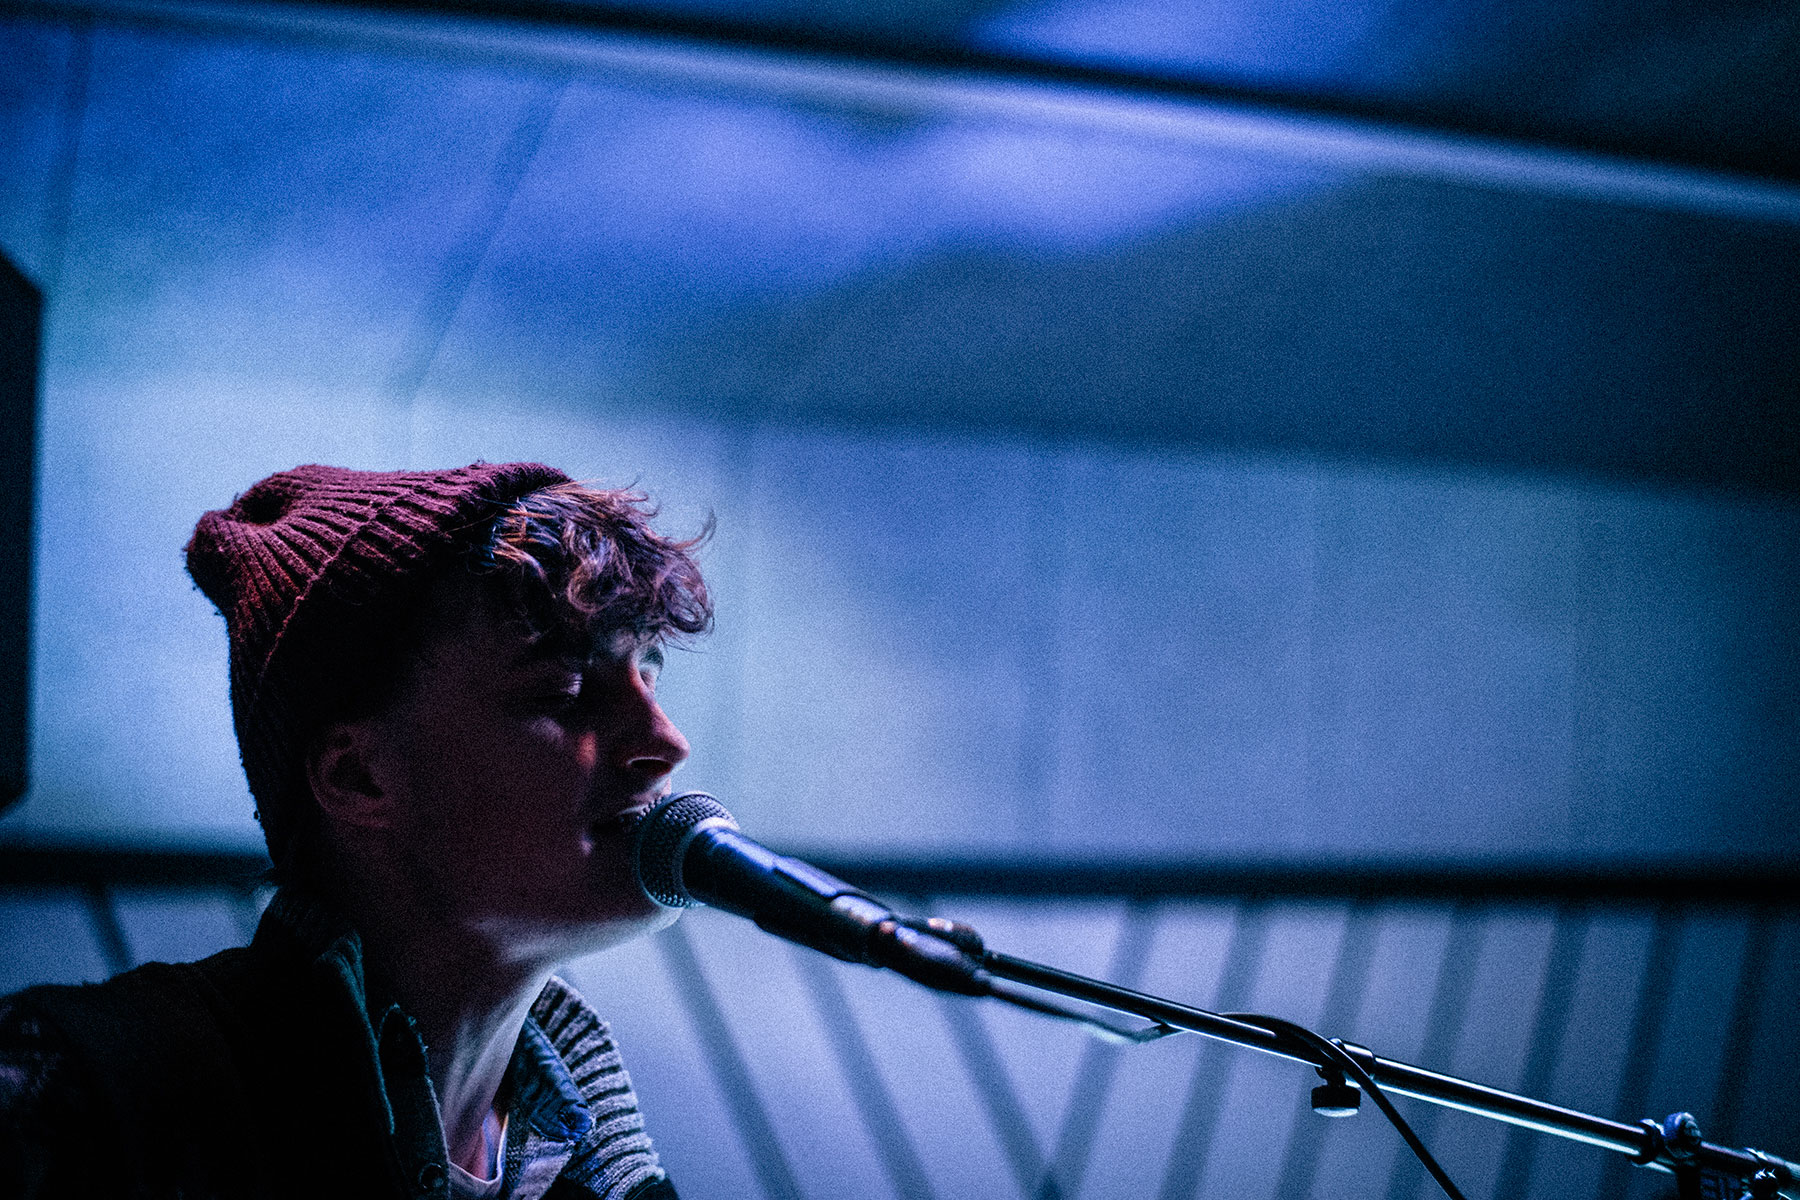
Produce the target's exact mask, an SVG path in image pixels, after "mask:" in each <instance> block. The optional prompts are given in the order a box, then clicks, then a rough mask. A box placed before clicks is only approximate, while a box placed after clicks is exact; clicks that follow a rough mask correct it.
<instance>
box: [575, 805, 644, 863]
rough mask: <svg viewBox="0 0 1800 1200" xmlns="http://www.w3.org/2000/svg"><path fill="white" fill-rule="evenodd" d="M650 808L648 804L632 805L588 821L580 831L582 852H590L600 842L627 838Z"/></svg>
mask: <svg viewBox="0 0 1800 1200" xmlns="http://www.w3.org/2000/svg"><path fill="white" fill-rule="evenodd" d="M650 808H651V806H650V805H649V804H634V805H633V806H631V807H630V808H627V809H621V810H620V811H619V812H616V813H613V814H612V815H611V816H607V817H602V818H600V819H599V820H597V821H589V822H588V823H587V825H586V826H585V827H584V828H583V830H582V835H581V848H582V850H583V851H584V852H591V851H592V850H593V848H594V846H595V845H596V844H597V843H599V842H601V841H609V840H613V839H617V838H629V837H630V836H631V835H632V833H633V832H634V831H635V830H636V829H637V827H638V824H639V823H640V822H641V821H643V819H644V816H645V814H647V813H648V812H649V811H650Z"/></svg>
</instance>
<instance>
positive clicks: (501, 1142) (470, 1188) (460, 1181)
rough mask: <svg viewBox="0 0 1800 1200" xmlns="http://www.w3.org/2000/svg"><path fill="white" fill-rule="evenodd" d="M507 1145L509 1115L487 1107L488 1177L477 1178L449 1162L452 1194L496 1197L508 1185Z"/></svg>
mask: <svg viewBox="0 0 1800 1200" xmlns="http://www.w3.org/2000/svg"><path fill="white" fill-rule="evenodd" d="M505 1146H506V1118H505V1117H502V1116H496V1115H495V1113H494V1110H493V1109H491V1108H490V1109H488V1115H487V1119H486V1120H484V1121H482V1123H481V1149H482V1155H481V1157H482V1161H483V1162H485V1163H486V1165H487V1175H488V1177H487V1178H486V1179H478V1178H476V1177H475V1176H473V1175H471V1174H469V1173H468V1172H467V1171H465V1170H463V1169H462V1168H461V1167H459V1166H457V1165H456V1164H455V1163H451V1164H450V1194H451V1195H452V1196H454V1197H456V1200H493V1198H494V1197H496V1196H498V1195H499V1194H500V1191H501V1187H502V1185H504V1184H505V1182H506V1178H505V1174H504V1167H505V1156H504V1155H503V1154H502V1153H501V1151H502V1150H503V1149H504V1148H505Z"/></svg>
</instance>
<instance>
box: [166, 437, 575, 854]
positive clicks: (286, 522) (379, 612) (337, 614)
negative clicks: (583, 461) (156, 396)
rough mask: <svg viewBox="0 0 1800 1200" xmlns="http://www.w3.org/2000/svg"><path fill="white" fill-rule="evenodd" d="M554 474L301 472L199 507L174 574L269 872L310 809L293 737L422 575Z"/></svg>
mask: <svg viewBox="0 0 1800 1200" xmlns="http://www.w3.org/2000/svg"><path fill="white" fill-rule="evenodd" d="M567 481H568V476H566V475H564V474H563V473H562V472H561V471H557V470H553V469H552V468H550V467H545V466H540V465H538V464H537V463H500V464H488V463H476V464H475V465H473V466H469V467H459V468H456V469H454V470H446V471H391V472H388V471H350V470H345V469H344V468H342V467H321V466H305V467H295V468H294V469H293V470H291V471H282V472H279V473H277V474H274V475H271V476H269V477H268V478H267V479H265V480H263V481H262V482H260V483H258V484H256V485H255V486H253V487H252V488H250V490H249V491H247V492H245V493H244V494H243V495H241V496H239V497H238V498H237V499H236V501H234V502H233V503H232V505H231V507H230V508H226V509H219V510H216V511H214V512H209V513H207V514H206V515H205V516H203V517H201V518H200V523H199V524H198V525H196V526H195V527H194V537H193V540H192V541H190V542H189V543H188V546H187V568H188V574H190V575H192V576H193V577H194V582H195V583H197V584H199V585H200V590H201V591H203V592H205V593H206V596H207V598H208V599H209V600H211V601H212V602H213V603H214V604H215V605H217V606H218V609H219V612H220V614H221V615H223V616H224V618H225V630H226V634H227V636H228V637H229V638H230V642H231V715H232V722H233V724H234V725H235V726H236V727H237V738H238V752H239V753H240V754H241V755H242V757H243V760H244V774H245V776H246V777H247V778H248V780H249V783H250V794H251V795H252V796H254V797H255V799H256V805H257V818H258V819H259V820H260V821H261V822H262V825H263V836H264V837H265V838H266V839H267V840H268V843H269V854H270V856H271V857H272V858H273V859H274V861H275V863H276V865H277V866H278V867H282V866H285V865H286V863H287V860H288V856H289V852H290V850H291V849H292V843H293V835H294V832H295V830H296V826H297V823H298V819H299V818H300V817H301V816H302V814H304V813H305V812H307V811H308V809H309V808H310V805H311V803H312V802H311V799H310V795H309V792H308V789H307V784H306V775H305V754H306V748H307V742H308V740H309V739H310V738H311V736H312V735H313V733H314V732H315V731H316V730H317V729H318V728H320V726H321V723H322V722H323V721H324V720H325V719H326V718H327V717H328V716H330V715H331V714H330V713H329V712H328V711H325V709H326V708H327V707H328V698H331V697H341V696H342V695H343V692H344V688H345V681H346V680H355V679H357V678H359V676H358V674H357V672H358V671H359V670H362V669H365V666H366V664H365V663H364V661H363V659H364V656H365V655H366V652H367V650H368V649H369V648H370V647H372V646H375V645H378V644H380V639H381V638H382V636H383V635H384V634H385V635H389V636H392V635H393V634H396V633H398V632H399V631H400V629H401V628H402V627H403V626H404V624H405V622H407V621H408V620H409V619H410V618H411V617H412V615H413V614H415V613H416V611H417V607H416V606H417V603H418V601H419V600H420V599H421V598H422V596H423V594H424V590H425V587H426V586H427V585H428V584H429V583H430V581H431V579H432V578H433V577H434V575H435V574H436V573H437V572H438V571H439V570H441V569H442V568H443V567H444V566H446V565H448V564H449V563H451V562H453V561H454V560H455V559H456V558H457V556H458V555H459V554H461V553H463V552H464V551H466V550H468V549H469V548H470V547H472V546H473V545H474V544H475V543H476V542H477V541H479V540H481V539H484V538H485V537H486V536H487V532H488V528H489V523H490V522H491V520H492V518H493V517H494V516H495V515H496V514H497V513H498V512H499V511H500V509H501V508H503V507H505V506H506V505H508V504H510V503H511V502H512V501H514V500H517V499H518V498H519V497H521V496H524V495H525V494H526V493H528V492H534V491H537V490H538V489H539V488H544V487H549V486H551V485H553V484H558V483H565V482H567Z"/></svg>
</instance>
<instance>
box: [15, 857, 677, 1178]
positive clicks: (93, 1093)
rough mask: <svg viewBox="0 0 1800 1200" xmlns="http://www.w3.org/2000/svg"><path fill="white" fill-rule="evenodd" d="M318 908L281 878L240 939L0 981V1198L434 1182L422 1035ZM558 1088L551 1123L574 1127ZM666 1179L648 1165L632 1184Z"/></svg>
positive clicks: (576, 1107) (348, 937) (574, 1104)
mask: <svg viewBox="0 0 1800 1200" xmlns="http://www.w3.org/2000/svg"><path fill="white" fill-rule="evenodd" d="M331 921H332V918H331V917H330V916H329V914H326V913H324V912H323V911H322V910H319V909H317V908H316V907H315V906H310V905H308V904H306V903H305V902H304V901H297V900H296V899H295V898H293V897H292V896H291V895H290V894H289V893H287V892H283V893H281V894H280V895H278V896H277V897H276V900H275V902H274V903H273V904H271V906H270V912H269V913H268V914H266V915H265V916H264V918H263V921H262V923H261V925H260V926H259V927H258V929H257V933H256V937H255V939H254V940H253V941H252V942H251V944H250V945H249V946H248V947H245V948H242V949H236V950H227V951H225V952H223V953H221V954H215V955H214V956H212V957H211V958H208V959H204V960H202V961H200V962H197V963H185V964H168V963H149V964H147V965H145V966H142V967H139V968H137V969H136V970H133V971H128V972H126V973H125V974H123V975H120V976H118V977H116V978H114V979H111V980H109V981H108V982H106V983H104V984H88V985H82V986H77V987H38V988H32V989H30V990H28V991H25V992H21V993H19V994H17V995H15V996H12V997H8V998H6V999H5V1000H0V1197H8V1198H9V1197H12V1196H15V1195H17V1196H30V1197H45V1198H49V1197H64V1196H84V1197H85V1196H145V1197H151V1196H155V1197H163V1196H167V1197H175V1196H181V1197H184V1198H200V1197H219V1198H221V1200H223V1198H233V1200H235V1198H238V1197H243V1198H245V1200H251V1198H254V1200H284V1198H286V1197H299V1196H308V1197H313V1196H318V1195H321V1194H330V1195H334V1196H344V1197H370V1198H375V1197H381V1198H384V1200H398V1198H400V1197H406V1198H408V1200H444V1198H447V1197H448V1196H449V1175H448V1165H447V1164H448V1157H447V1154H446V1151H445V1148H444V1136H443V1128H442V1124H441V1122H440V1120H439V1116H438V1109H437V1102H436V1099H435V1097H434V1094H433V1091H432V1088H431V1083H430V1080H429V1078H428V1076H427V1073H426V1062H425V1051H424V1046H423V1044H422V1043H421V1042H420V1040H419V1035H418V1032H417V1030H416V1029H415V1027H414V1025H413V1022H412V1020H411V1018H409V1017H408V1016H406V1014H405V1013H404V1012H402V1011H401V1010H400V1008H399V1007H398V1006H397V1005H395V1004H392V1003H391V1002H388V1001H386V1000H385V999H384V998H382V997H381V996H380V995H379V993H377V994H376V995H374V996H371V994H370V990H369V986H368V981H367V979H366V977H365V974H364V971H363V963H362V950H361V941H360V939H358V938H357V936H356V935H355V933H354V932H353V931H350V930H348V929H347V927H342V926H337V927H335V928H334V927H332V925H331ZM558 986H563V985H558ZM569 995H572V993H569ZM565 1003H566V1002H565ZM594 1024H595V1026H596V1027H597V1030H598V1035H599V1037H600V1038H602V1039H604V1038H605V1036H606V1035H605V1027H604V1025H603V1024H600V1023H598V1022H597V1021H595V1022H594ZM537 1032H538V1036H539V1037H540V1038H541V1031H537ZM540 1044H545V1043H541V1042H540ZM605 1049H606V1050H607V1051H608V1052H609V1053H611V1054H612V1055H613V1058H614V1061H616V1051H612V1049H611V1046H610V1042H608V1043H607V1044H606V1046H605ZM618 1074H619V1076H620V1077H621V1078H622V1077H623V1071H622V1069H620V1070H619V1072H618ZM564 1090H565V1091H567V1090H568V1089H567V1088H565V1089H564ZM627 1094H629V1091H628V1089H627ZM569 1100H570V1105H569V1106H568V1107H567V1108H566V1109H565V1111H563V1112H561V1113H560V1114H559V1115H558V1117H557V1120H558V1122H559V1123H558V1124H557V1125H555V1126H554V1127H553V1128H551V1130H550V1132H551V1134H552V1135H553V1136H562V1137H564V1138H566V1139H567V1140H568V1141H569V1143H570V1144H571V1145H577V1144H579V1143H580V1142H581V1141H582V1138H583V1136H584V1135H587V1134H588V1133H589V1132H590V1129H589V1126H590V1125H591V1124H592V1122H591V1121H588V1120H587V1119H586V1115H585V1110H583V1109H582V1108H581V1106H580V1103H579V1097H578V1096H572V1097H570V1098H569ZM626 1115H627V1116H628V1117H629V1118H631V1119H634V1120H636V1125H635V1129H636V1130H637V1131H638V1132H637V1133H636V1134H635V1137H636V1139H637V1140H638V1141H639V1142H641V1144H642V1153H643V1154H645V1155H648V1156H649V1157H648V1162H649V1163H650V1164H651V1165H652V1166H654V1163H655V1159H654V1154H653V1152H651V1151H650V1149H649V1143H648V1141H647V1139H644V1138H643V1137H642V1134H641V1129H642V1122H641V1119H638V1118H637V1116H636V1112H635V1104H634V1106H633V1109H632V1111H631V1112H630V1113H628V1114H626ZM615 1124H617V1122H615ZM595 1133H596V1134H597V1133H598V1131H595ZM618 1136H619V1135H615V1140H617V1139H618ZM624 1141H626V1142H629V1141H630V1138H629V1137H626V1138H625V1139H624ZM639 1173H640V1174H642V1172H641V1171H640V1172H639ZM575 1174H576V1175H579V1172H576V1173H575ZM597 1194H598V1193H597V1191H596V1190H594V1189H593V1188H590V1187H588V1186H584V1184H583V1183H582V1182H580V1181H579V1180H578V1179H577V1178H571V1177H569V1175H568V1174H565V1175H563V1176H559V1177H558V1179H557V1182H556V1184H555V1186H554V1187H553V1189H552V1192H551V1195H552V1196H553V1197H556V1198H557V1200H562V1198H564V1197H568V1198H569V1200H575V1198H577V1197H591V1196H594V1195H597ZM673 1196H674V1190H673V1189H672V1188H670V1187H669V1185H668V1182H667V1180H666V1179H665V1178H663V1177H662V1175H661V1173H660V1170H658V1171H655V1172H654V1174H653V1177H651V1178H645V1179H641V1180H640V1181H639V1182H638V1185H637V1186H635V1187H633V1188H632V1190H631V1191H630V1200H668V1198H672V1197H673Z"/></svg>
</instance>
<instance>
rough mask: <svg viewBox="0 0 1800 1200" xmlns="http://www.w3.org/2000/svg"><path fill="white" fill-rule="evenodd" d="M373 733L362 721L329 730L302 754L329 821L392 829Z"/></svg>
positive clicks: (388, 795)
mask: <svg viewBox="0 0 1800 1200" xmlns="http://www.w3.org/2000/svg"><path fill="white" fill-rule="evenodd" d="M374 751H375V746H374V737H373V731H372V730H370V728H369V727H368V725H367V724H365V723H362V722H345V723H340V724H335V725H328V726H326V727H325V729H324V730H323V731H321V732H320V734H319V736H318V737H317V738H315V739H314V740H313V744H312V747H311V749H310V750H309V751H308V753H307V755H306V779H307V782H308V783H310V784H311V785H312V793H313V799H314V800H315V801H316V802H317V803H318V805H319V809H320V811H321V812H323V813H324V814H325V816H326V817H327V818H329V819H330V820H332V821H335V822H338V823H339V824H343V825H354V826H360V827H361V828H364V829H392V828H393V827H394V818H395V806H394V797H393V794H392V792H391V791H390V790H389V789H388V788H386V787H383V786H382V783H381V779H380V772H379V771H378V770H377V769H376V766H375V762H376V756H375V753H374Z"/></svg>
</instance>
